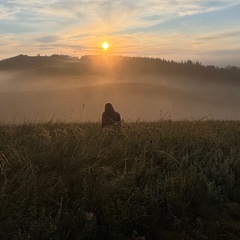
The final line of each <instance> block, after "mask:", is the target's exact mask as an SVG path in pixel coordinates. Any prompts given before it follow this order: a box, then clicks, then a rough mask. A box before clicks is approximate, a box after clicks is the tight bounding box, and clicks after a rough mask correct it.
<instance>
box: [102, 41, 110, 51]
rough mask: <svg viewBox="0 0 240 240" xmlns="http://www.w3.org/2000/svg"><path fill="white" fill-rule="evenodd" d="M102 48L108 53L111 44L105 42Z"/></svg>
mask: <svg viewBox="0 0 240 240" xmlns="http://www.w3.org/2000/svg"><path fill="white" fill-rule="evenodd" d="M102 48H103V49H104V50H105V51H106V50H107V49H108V48H109V44H108V43H107V42H104V43H103V44H102Z"/></svg>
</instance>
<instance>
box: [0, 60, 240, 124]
mask: <svg viewBox="0 0 240 240" xmlns="http://www.w3.org/2000/svg"><path fill="white" fill-rule="evenodd" d="M19 58H20V57H16V58H12V59H10V60H8V62H7V63H6V60H5V61H1V62H0V121H4V122H22V121H36V122H38V121H43V120H44V121H49V120H51V119H53V120H60V121H100V120H101V114H102V112H103V110H104V105H105V103H107V102H111V103H112V104H113V106H114V107H115V110H117V111H118V112H120V114H121V117H122V118H123V119H124V120H125V121H129V120H131V121H135V120H137V119H141V120H148V121H150V120H152V121H155V120H159V119H161V118H165V119H172V120H181V119H190V120H191V119H201V118H204V117H205V118H208V119H209V118H210V119H231V120H236V119H239V118H240V112H239V102H240V84H239V83H238V82H236V81H233V80H232V79H231V78H226V79H225V80H222V79H221V81H220V80H218V79H216V78H213V77H212V78H211V77H205V76H201V74H198V72H196V74H195V73H194V72H193V74H192V75H190V76H188V75H183V74H182V75H180V74H175V75H173V74H169V73H168V72H166V71H165V72H163V73H162V74H159V73H157V72H156V71H150V70H151V66H152V65H151V64H152V63H149V62H146V63H145V62H144V59H142V61H143V65H139V66H138V65H137V64H136V68H131V66H130V67H128V66H129V64H128V63H127V64H126V63H124V61H125V59H124V58H114V59H110V60H108V59H107V58H105V60H104V61H102V59H97V58H96V59H90V60H89V59H87V61H86V59H85V61H84V59H80V60H78V59H67V61H66V59H64V61H63V60H62V59H58V58H56V59H51V58H50V57H49V58H47V57H42V58H41V57H38V58H37V57H35V58H32V59H29V58H30V57H26V56H25V57H24V56H21V59H19ZM36 59H37V60H38V61H36ZM50 60H51V61H50ZM137 60H139V59H137ZM137 60H136V59H135V61H137ZM145 61H147V60H145ZM20 63H21V64H20ZM124 64H125V65H124ZM145 65H148V66H149V68H148V69H146V70H144V71H141V69H142V66H145ZM122 66H123V67H122ZM126 66H127V67H126ZM134 66H135V65H134ZM149 69H150V70H149ZM169 72H170V73H171V69H170V70H169Z"/></svg>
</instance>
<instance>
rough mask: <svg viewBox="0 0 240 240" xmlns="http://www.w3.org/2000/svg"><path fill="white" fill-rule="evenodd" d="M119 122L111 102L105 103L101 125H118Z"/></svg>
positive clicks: (117, 114)
mask: <svg viewBox="0 0 240 240" xmlns="http://www.w3.org/2000/svg"><path fill="white" fill-rule="evenodd" d="M120 123H121V117H120V114H119V113H118V112H116V111H115V110H114V108H113V105H112V104H111V103H107V104H106V105H105V112H103V114H102V127H103V128H104V127H108V126H118V125H119V124H120Z"/></svg>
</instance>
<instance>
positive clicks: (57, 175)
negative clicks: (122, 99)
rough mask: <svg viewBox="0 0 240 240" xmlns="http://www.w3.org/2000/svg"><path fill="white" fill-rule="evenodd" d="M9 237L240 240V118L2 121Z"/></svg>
mask: <svg viewBox="0 0 240 240" xmlns="http://www.w3.org/2000/svg"><path fill="white" fill-rule="evenodd" d="M0 170H1V172H0V239H16V240H25V239H41V240H43V239H52V240H55V239H71V240H77V239H84V240H85V239H86V240H88V239H89V240H90V239H93V240H94V239H102V240H107V239H109V240H110V239H116V240H125V239H127V240H130V239H131V240H144V239H146V240H147V239H165V240H172V239H188V240H190V239H196V240H203V239H218V240H221V239H224V240H226V239H229V240H230V239H231V240H237V239H240V177H239V176H240V122H239V121H217V120H201V119H200V120H193V121H188V120H183V121H171V120H164V119H162V120H159V121H157V122H144V121H136V122H130V123H124V124H123V126H122V127H121V128H120V129H118V128H109V129H102V128H101V125H100V123H94V122H88V123H87V122H86V123H81V122H72V123H66V122H51V121H50V122H42V123H32V122H25V123H21V124H7V123H3V122H2V123H1V124H0Z"/></svg>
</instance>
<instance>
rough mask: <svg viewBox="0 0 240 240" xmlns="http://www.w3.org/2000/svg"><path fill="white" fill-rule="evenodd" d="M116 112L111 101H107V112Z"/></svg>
mask: <svg viewBox="0 0 240 240" xmlns="http://www.w3.org/2000/svg"><path fill="white" fill-rule="evenodd" d="M114 112H115V110H114V108H113V105H112V104H111V103H106V105H105V113H106V114H108V115H111V114H113V113H114Z"/></svg>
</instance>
